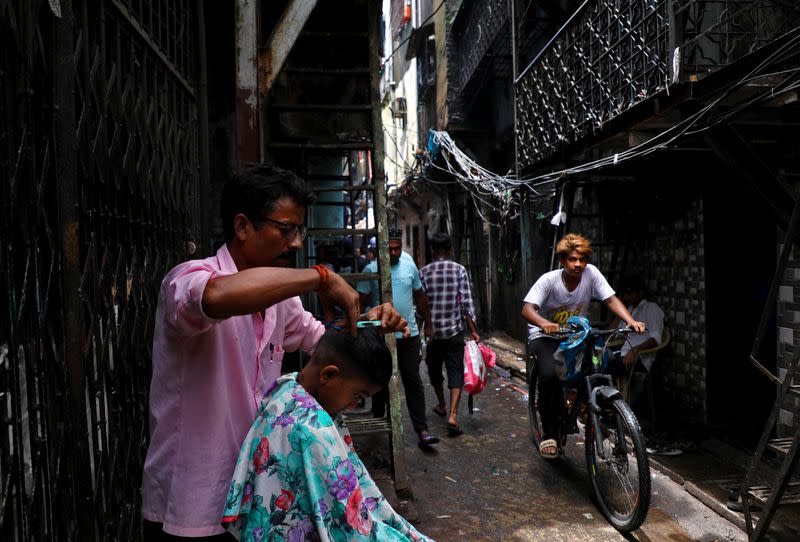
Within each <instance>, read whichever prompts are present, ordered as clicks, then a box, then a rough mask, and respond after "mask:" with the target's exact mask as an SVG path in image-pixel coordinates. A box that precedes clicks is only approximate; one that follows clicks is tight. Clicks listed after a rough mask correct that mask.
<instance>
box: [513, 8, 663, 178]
mask: <svg viewBox="0 0 800 542" xmlns="http://www.w3.org/2000/svg"><path fill="white" fill-rule="evenodd" d="M668 29H669V22H668V14H667V1H666V0H622V1H620V0H596V1H592V0H587V1H586V2H584V3H583V4H582V5H581V6H580V7H579V8H578V10H577V11H576V12H575V13H574V15H573V16H572V17H571V18H570V19H569V20H568V21H567V23H566V24H565V25H564V26H563V27H562V28H561V30H559V32H558V33H557V34H556V36H555V37H554V38H553V39H552V40H551V41H550V43H549V44H548V45H547V46H545V48H544V50H543V51H542V52H541V53H540V54H539V55H538V56H537V57H536V58H534V60H533V61H532V62H531V64H530V65H529V66H528V67H527V68H526V69H525V71H524V72H523V73H522V74H521V75H520V76H519V77H518V78H517V81H516V83H515V86H516V89H515V90H516V108H517V140H518V145H517V149H518V161H519V166H520V169H521V170H524V169H527V168H529V167H531V166H532V165H534V164H535V163H536V162H539V161H541V160H543V159H545V158H547V157H549V156H550V155H551V154H552V153H553V152H554V151H555V150H557V149H558V148H559V147H561V146H564V145H567V144H570V143H575V142H577V141H579V140H581V139H582V138H584V137H586V136H587V135H590V134H593V133H595V132H597V131H599V130H601V129H602V127H603V124H604V123H605V122H607V121H609V120H611V119H613V118H614V117H616V116H618V115H620V114H621V113H623V112H625V111H627V110H628V109H630V108H631V107H632V106H633V105H635V104H636V103H638V102H640V101H642V100H645V99H647V97H648V96H650V95H652V94H653V93H655V92H658V91H659V90H661V89H663V88H664V87H665V86H666V85H667V84H668V80H669V76H670V74H669V69H668V62H667V58H668V43H667V42H668Z"/></svg>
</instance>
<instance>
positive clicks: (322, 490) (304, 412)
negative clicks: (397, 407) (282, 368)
mask: <svg viewBox="0 0 800 542" xmlns="http://www.w3.org/2000/svg"><path fill="white" fill-rule="evenodd" d="M391 369H392V361H391V355H390V353H389V350H388V348H387V347H386V344H385V343H384V339H383V337H382V336H381V335H380V334H379V333H378V332H377V331H376V330H373V329H365V330H361V331H360V332H359V335H358V336H357V337H354V336H352V335H349V334H332V333H328V334H326V335H325V336H324V337H323V338H322V339H321V341H320V342H319V345H318V347H317V350H316V351H315V352H314V354H313V356H312V358H311V361H310V362H309V363H308V364H307V365H306V366H305V367H304V368H303V370H302V372H301V373H300V374H299V375H298V374H297V373H293V374H288V375H283V376H281V377H280V378H279V379H278V380H277V382H276V385H275V387H274V388H273V389H272V390H270V391H268V392H267V394H266V395H265V396H264V398H263V399H262V400H261V407H260V409H259V412H258V416H257V417H256V420H255V422H253V425H252V427H251V428H250V432H249V433H248V434H247V437H246V438H245V441H244V444H242V448H241V451H240V453H239V459H238V461H237V463H236V469H235V471H234V473H233V480H232V481H231V485H230V490H229V492H228V498H227V500H226V504H225V510H224V512H223V517H222V520H221V521H222V525H223V526H224V527H225V528H226V529H227V530H228V532H230V533H231V534H232V535H233V536H234V537H235V538H236V539H237V540H246V541H251V540H297V541H301V540H332V541H339V540H363V541H384V540H388V541H410V540H414V541H416V540H422V541H429V540H430V539H429V538H428V537H426V536H425V535H423V534H421V533H419V532H418V531H417V530H416V529H415V528H414V527H413V526H412V525H411V524H410V523H408V522H407V521H406V520H405V519H403V518H402V517H401V516H400V515H399V514H397V512H395V511H394V509H392V507H391V505H390V504H389V503H388V502H387V501H386V499H385V498H384V496H383V495H382V494H381V492H380V490H379V489H378V487H377V486H376V485H375V482H374V481H373V480H372V478H371V477H370V475H369V473H368V472H367V469H366V467H365V466H364V464H363V463H362V462H361V459H360V458H359V457H358V455H357V454H356V452H355V450H354V449H353V446H352V439H351V437H350V433H349V432H348V430H347V427H346V426H345V424H344V421H343V419H342V417H341V416H340V415H339V414H338V413H339V412H340V411H341V410H342V409H344V408H347V407H349V406H352V405H354V404H355V403H357V402H358V400H359V399H360V398H361V397H362V396H364V395H371V394H374V393H376V392H377V391H379V390H380V389H381V388H383V387H384V386H385V385H386V384H387V383H388V381H389V378H390V377H391Z"/></svg>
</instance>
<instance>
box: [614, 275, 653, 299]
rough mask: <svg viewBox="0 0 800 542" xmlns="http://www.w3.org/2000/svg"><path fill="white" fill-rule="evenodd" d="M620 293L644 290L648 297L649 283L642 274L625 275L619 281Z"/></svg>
mask: <svg viewBox="0 0 800 542" xmlns="http://www.w3.org/2000/svg"><path fill="white" fill-rule="evenodd" d="M619 291H620V293H625V292H644V294H645V297H647V283H645V281H644V279H643V278H642V276H641V275H625V276H624V277H622V280H620V283H619Z"/></svg>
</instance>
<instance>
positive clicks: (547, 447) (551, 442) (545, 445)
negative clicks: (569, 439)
mask: <svg viewBox="0 0 800 542" xmlns="http://www.w3.org/2000/svg"><path fill="white" fill-rule="evenodd" d="M539 455H541V456H542V457H543V458H545V459H555V458H557V457H558V443H557V442H556V440H555V439H552V438H549V439H547V440H543V441H542V442H541V444H539Z"/></svg>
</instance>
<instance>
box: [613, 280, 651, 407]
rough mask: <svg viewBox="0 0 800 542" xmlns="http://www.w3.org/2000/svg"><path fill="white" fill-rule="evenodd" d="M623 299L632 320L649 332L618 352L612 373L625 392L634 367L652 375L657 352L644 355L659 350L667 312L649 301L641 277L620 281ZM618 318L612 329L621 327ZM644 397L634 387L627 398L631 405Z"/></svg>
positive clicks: (630, 340)
mask: <svg viewBox="0 0 800 542" xmlns="http://www.w3.org/2000/svg"><path fill="white" fill-rule="evenodd" d="M620 299H622V302H623V303H624V304H625V306H626V307H627V309H628V311H629V312H630V313H631V315H633V317H634V318H635V319H636V320H638V321H640V322H642V323H644V325H645V326H646V328H647V331H646V333H634V334H631V335H629V336H628V338H627V340H626V341H625V342H624V343H623V344H622V346H621V347H620V349H619V353H618V355H616V356H615V357H614V358H612V359H616V360H617V361H616V362H614V361H612V362H611V366H610V369H611V373H612V374H614V375H615V376H620V377H622V384H621V387H622V388H623V389H624V387H625V386H627V385H628V384H629V382H628V381H627V380H628V377H629V375H630V374H631V372H632V371H633V370H634V369H635V367H634V363H637V360H638V363H637V365H638V366H640V367H641V368H643V369H644V370H645V371H647V372H650V370H651V369H652V368H653V363H654V362H655V360H656V353H655V352H645V353H642V352H644V351H646V350H651V349H653V348H656V347H657V346H659V345H660V344H661V338H662V335H663V333H664V311H663V310H661V307H659V306H658V305H657V304H656V303H654V302H652V301H648V299H647V285H646V284H645V282H644V279H643V278H642V277H641V276H640V275H629V276H626V277H623V279H622V280H621V281H620ZM619 324H620V320H619V319H618V318H617V319H615V320H614V321H613V322H612V327H613V326H616V325H619ZM640 393H641V389H638V388H637V387H631V389H630V390H629V395H628V402H629V403H631V404H633V403H635V402H636V399H637V397H638V396H639V394H640Z"/></svg>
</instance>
